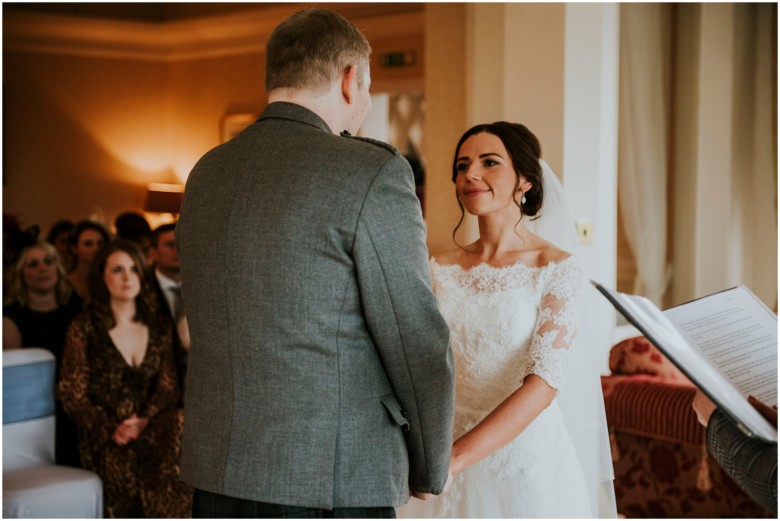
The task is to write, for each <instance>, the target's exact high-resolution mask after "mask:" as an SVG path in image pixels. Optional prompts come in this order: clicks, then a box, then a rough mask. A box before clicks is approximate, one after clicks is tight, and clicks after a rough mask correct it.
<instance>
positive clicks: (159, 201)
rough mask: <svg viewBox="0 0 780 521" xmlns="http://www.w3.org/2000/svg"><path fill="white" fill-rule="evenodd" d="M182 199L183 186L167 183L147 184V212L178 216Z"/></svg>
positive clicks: (145, 207)
mask: <svg viewBox="0 0 780 521" xmlns="http://www.w3.org/2000/svg"><path fill="white" fill-rule="evenodd" d="M183 197H184V185H180V184H167V183H149V185H148V186H147V187H146V203H145V204H144V210H145V211H147V212H158V213H172V214H174V215H175V214H178V213H179V209H180V208H181V200H182V198H183Z"/></svg>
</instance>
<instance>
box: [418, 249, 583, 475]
mask: <svg viewBox="0 0 780 521" xmlns="http://www.w3.org/2000/svg"><path fill="white" fill-rule="evenodd" d="M431 272H432V276H433V281H434V292H435V293H436V296H437V298H438V301H439V307H440V309H441V312H442V314H443V315H444V317H445V319H446V320H447V323H448V324H449V326H450V332H451V336H450V338H451V344H452V350H453V355H454V358H455V363H456V375H457V381H456V413H455V432H454V435H455V439H457V438H458V437H460V436H462V435H463V434H465V433H466V432H468V431H469V430H470V429H472V428H473V427H474V426H475V425H476V424H477V423H479V422H480V421H482V419H483V418H484V417H485V416H486V415H487V414H488V413H490V412H491V411H492V410H493V409H495V408H496V407H497V406H498V405H499V404H500V403H501V402H502V401H503V400H504V399H505V398H506V397H507V396H509V395H510V394H511V393H513V392H514V391H515V390H517V389H518V388H519V387H521V386H522V384H523V380H524V379H525V377H526V376H528V375H529V374H536V375H538V376H540V377H541V378H543V379H544V380H545V381H546V382H547V383H548V384H550V385H551V386H553V387H555V388H560V386H562V385H563V383H564V376H565V374H566V368H567V361H568V358H569V353H570V351H569V347H570V346H571V342H572V340H573V339H574V337H575V335H576V330H577V327H576V324H577V323H578V321H579V313H580V309H579V307H580V303H579V298H580V294H581V292H582V287H583V284H584V277H583V274H582V270H581V268H580V265H579V262H578V261H577V259H576V258H575V257H568V258H567V259H565V260H563V261H561V262H553V263H550V264H547V265H545V266H542V267H529V266H527V265H525V264H523V263H516V264H513V265H511V266H506V267H501V268H496V267H493V266H490V265H487V264H481V265H478V266H475V267H473V268H470V269H464V268H462V267H461V266H459V265H442V264H438V263H437V262H436V260H435V259H431ZM550 409H551V408H548V410H546V411H544V412H543V413H542V414H541V415H539V417H537V418H536V419H535V420H534V422H533V423H532V424H531V425H530V426H529V427H528V428H527V429H525V431H524V432H523V433H522V434H521V435H520V436H518V437H517V438H516V439H515V440H513V441H512V442H510V443H509V444H507V445H506V446H504V447H503V448H501V449H500V450H498V451H496V452H495V453H494V454H493V455H491V456H490V457H489V458H487V459H486V460H485V461H484V462H481V464H485V465H488V466H489V467H490V470H491V471H492V472H494V473H495V474H496V475H497V476H500V477H505V476H508V475H511V474H513V473H515V472H517V471H518V470H519V469H522V468H524V467H525V466H527V465H528V464H529V463H530V462H531V461H534V459H535V458H538V457H540V455H541V454H545V453H546V452H547V451H546V450H544V448H545V446H546V445H549V443H550V441H549V440H550V439H552V438H554V436H550V435H549V433H550V432H551V430H552V431H553V432H554V430H556V429H563V428H564V425H563V421H562V419H561V416H560V413H559V411H558V409H557V405H556V407H554V409H555V412H554V413H552V412H551V411H550Z"/></svg>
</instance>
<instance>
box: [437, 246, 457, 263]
mask: <svg viewBox="0 0 780 521" xmlns="http://www.w3.org/2000/svg"><path fill="white" fill-rule="evenodd" d="M461 255H463V250H461V249H455V250H449V251H443V252H439V253H437V254H436V255H432V256H431V258H432V259H434V260H435V261H436V262H437V263H438V264H456V263H457V262H458V260H460V258H461Z"/></svg>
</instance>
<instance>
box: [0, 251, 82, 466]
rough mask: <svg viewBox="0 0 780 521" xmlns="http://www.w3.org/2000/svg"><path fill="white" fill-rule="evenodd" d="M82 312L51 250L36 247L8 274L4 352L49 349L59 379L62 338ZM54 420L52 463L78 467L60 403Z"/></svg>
mask: <svg viewBox="0 0 780 521" xmlns="http://www.w3.org/2000/svg"><path fill="white" fill-rule="evenodd" d="M80 312H81V299H80V298H78V296H76V295H74V294H73V290H72V288H71V286H70V282H68V278H67V276H66V275H65V269H64V268H63V267H62V263H61V262H60V258H59V255H58V254H57V250H56V249H55V248H54V246H52V245H51V244H49V243H48V242H44V241H37V242H34V243H33V244H30V245H29V246H27V247H25V248H24V249H22V252H21V256H20V257H19V259H18V260H17V262H16V265H15V266H14V268H13V270H12V271H11V277H10V281H9V285H8V297H7V298H6V305H5V307H3V349H14V348H19V347H42V348H44V349H48V350H49V351H51V352H52V353H53V354H54V358H55V359H56V373H59V370H60V366H61V364H62V350H63V346H64V345H65V334H66V333H67V331H68V326H69V325H70V322H71V320H73V318H74V317H75V316H76V315H78V314H79V313H80ZM56 373H55V374H56ZM55 415H56V436H55V440H56V447H55V449H56V450H55V457H56V462H57V464H59V465H70V466H73V467H80V466H81V459H80V457H79V450H78V439H77V433H76V425H75V424H74V423H73V421H72V420H71V419H70V417H68V416H67V415H66V414H64V411H63V409H62V403H61V402H60V401H59V400H57V401H56V402H55Z"/></svg>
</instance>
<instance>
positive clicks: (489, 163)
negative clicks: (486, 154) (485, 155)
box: [482, 159, 498, 166]
mask: <svg viewBox="0 0 780 521" xmlns="http://www.w3.org/2000/svg"><path fill="white" fill-rule="evenodd" d="M482 164H483V165H484V166H496V165H497V164H498V161H493V160H492V159H485V160H484V161H483V162H482Z"/></svg>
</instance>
